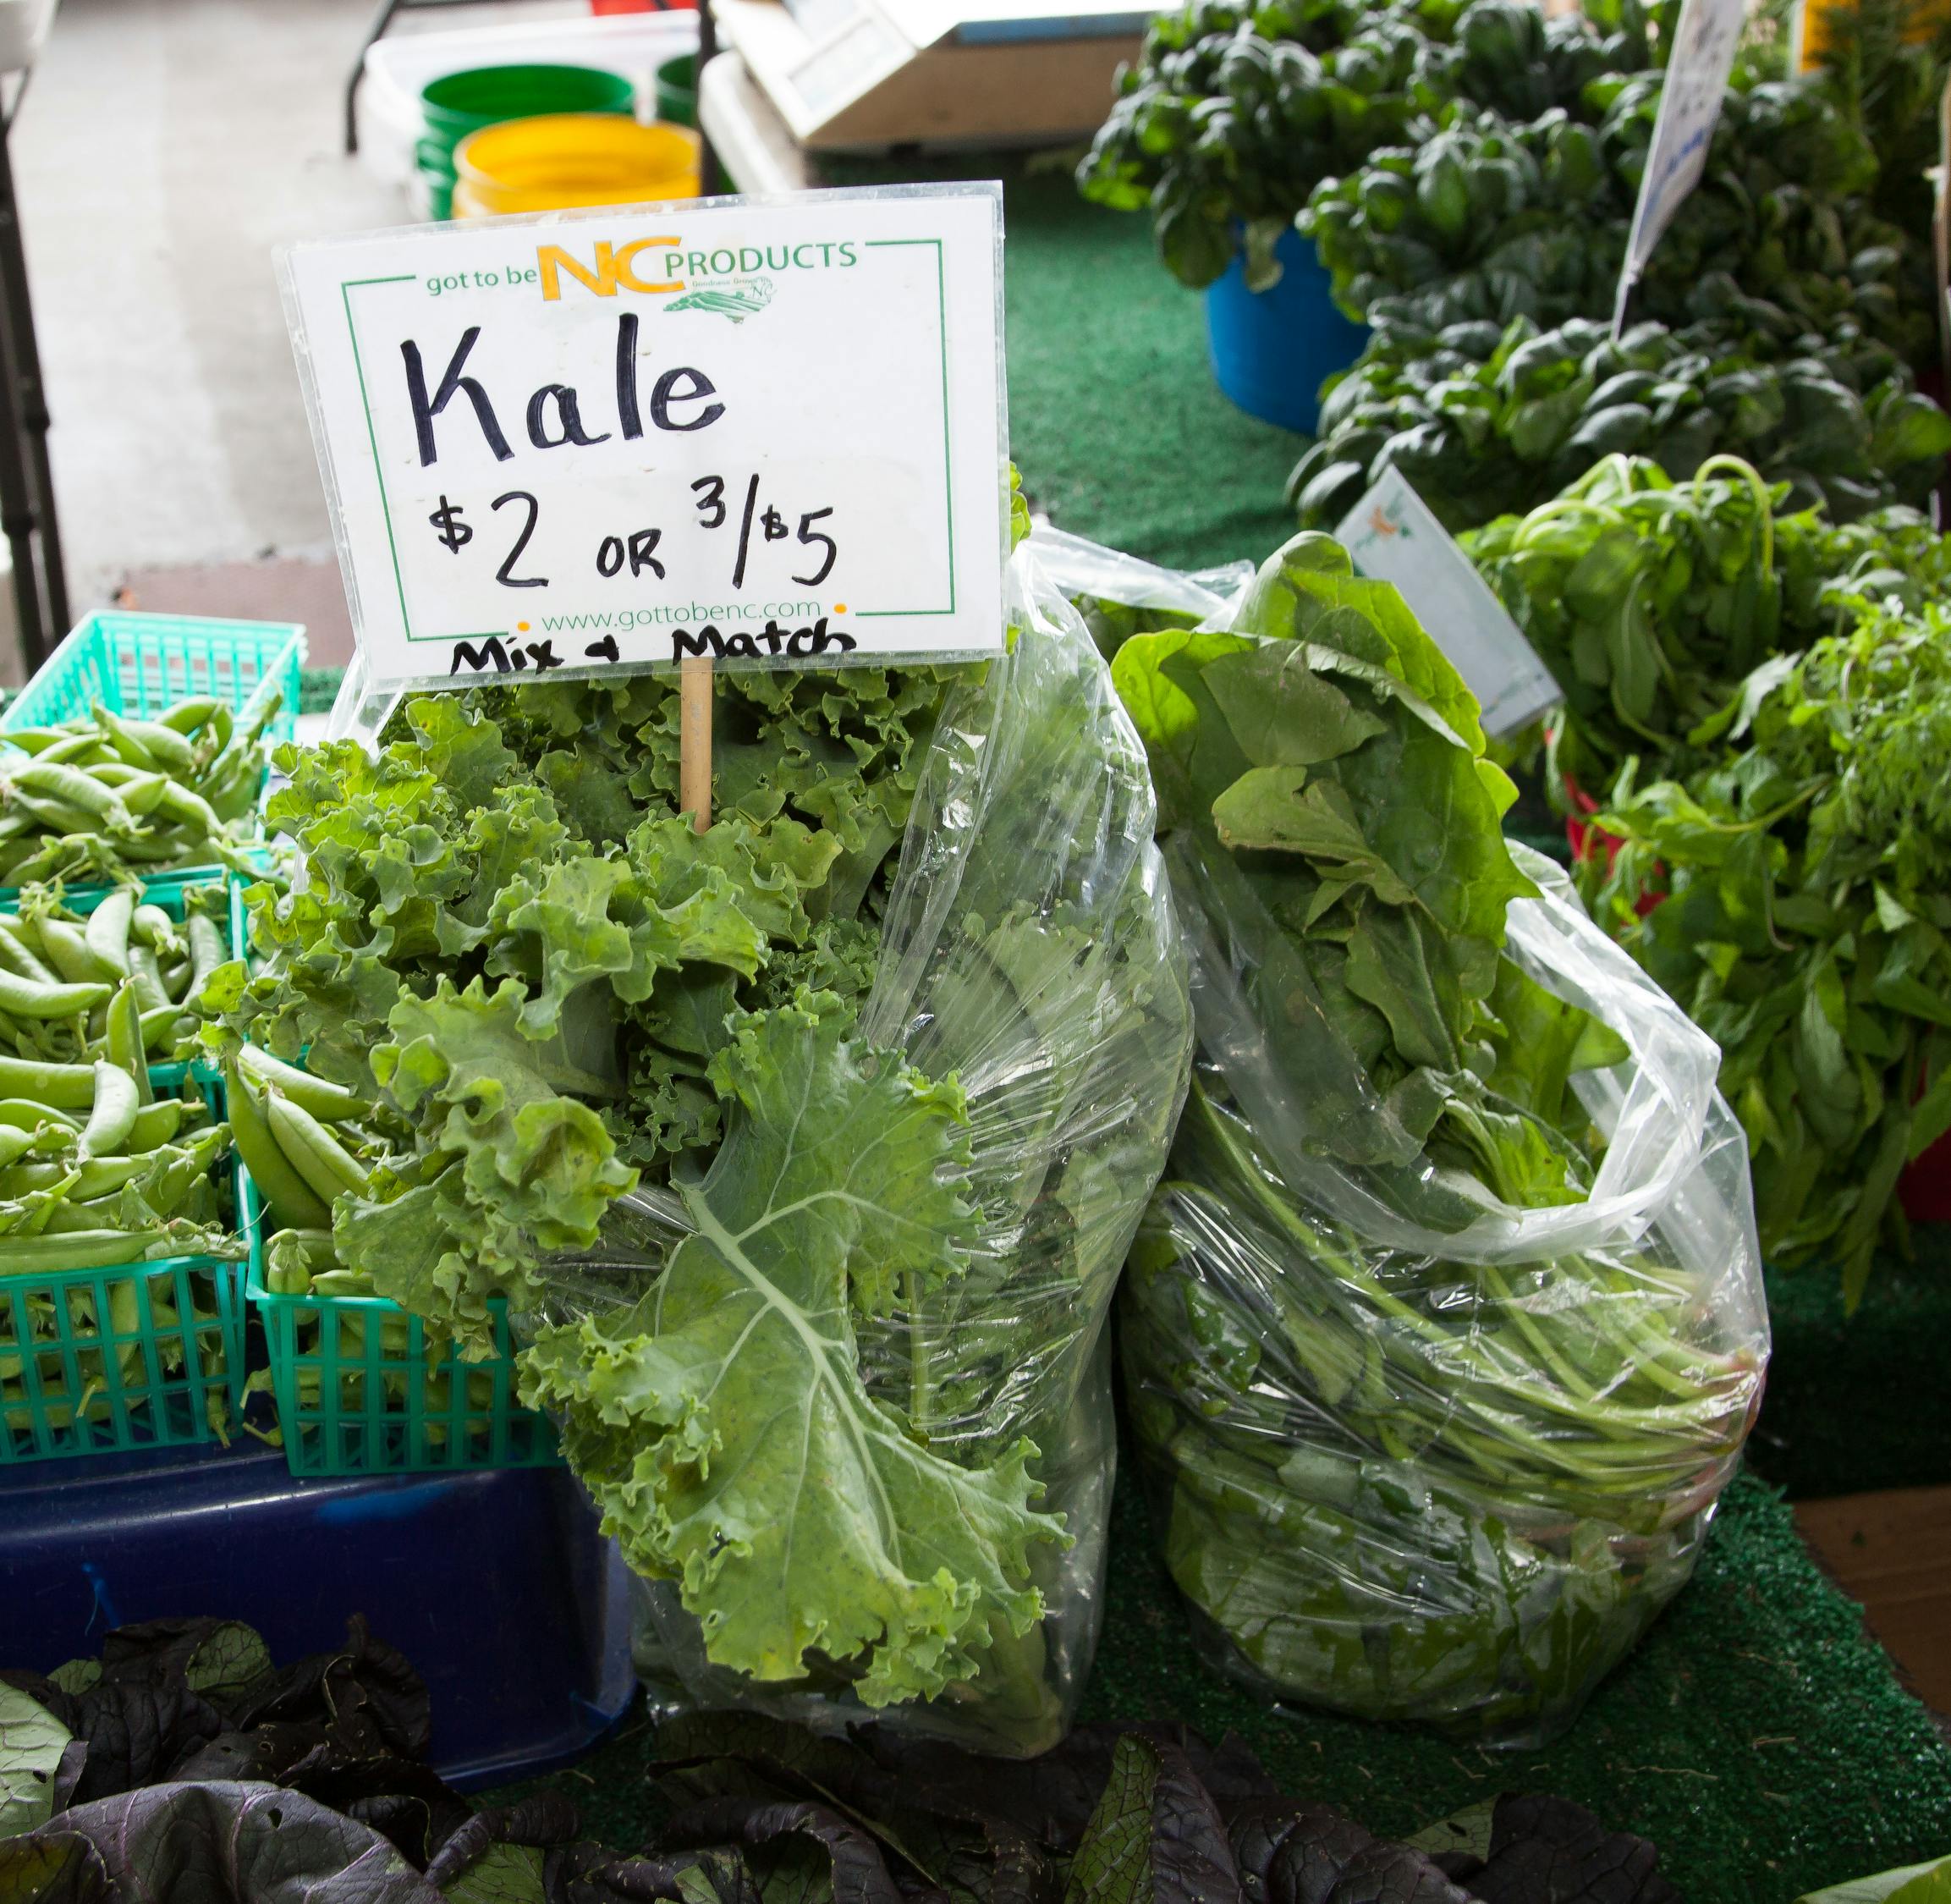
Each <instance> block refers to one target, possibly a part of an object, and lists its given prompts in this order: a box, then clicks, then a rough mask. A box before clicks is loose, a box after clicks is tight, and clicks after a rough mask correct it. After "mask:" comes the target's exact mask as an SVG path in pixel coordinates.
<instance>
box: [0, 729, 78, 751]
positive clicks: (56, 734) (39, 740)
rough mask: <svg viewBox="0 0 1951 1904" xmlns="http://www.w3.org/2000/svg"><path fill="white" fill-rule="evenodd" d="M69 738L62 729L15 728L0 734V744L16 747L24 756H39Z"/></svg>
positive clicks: (66, 730)
mask: <svg viewBox="0 0 1951 1904" xmlns="http://www.w3.org/2000/svg"><path fill="white" fill-rule="evenodd" d="M71 738H72V736H71V735H69V731H68V729H66V728H64V727H17V728H14V729H12V730H11V731H10V732H8V733H6V734H0V744H4V745H5V746H9V747H18V748H19V750H20V751H21V752H22V753H24V754H41V753H45V752H46V751H47V750H48V748H50V747H52V746H58V745H59V743H60V742H62V741H63V740H69V739H71Z"/></svg>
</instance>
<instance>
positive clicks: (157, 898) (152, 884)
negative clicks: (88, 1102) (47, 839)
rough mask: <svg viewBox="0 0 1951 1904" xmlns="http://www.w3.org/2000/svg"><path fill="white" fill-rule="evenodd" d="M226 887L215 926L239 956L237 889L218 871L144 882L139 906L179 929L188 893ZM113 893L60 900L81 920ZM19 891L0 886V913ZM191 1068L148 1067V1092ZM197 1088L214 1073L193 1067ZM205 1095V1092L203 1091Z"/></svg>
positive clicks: (86, 889)
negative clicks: (155, 910) (153, 909)
mask: <svg viewBox="0 0 1951 1904" xmlns="http://www.w3.org/2000/svg"><path fill="white" fill-rule="evenodd" d="M217 885H223V886H227V887H228V921H226V919H224V918H223V917H217V918H216V919H215V922H216V923H217V925H219V926H220V927H223V928H224V937H225V939H226V942H227V944H228V950H229V953H230V956H231V957H232V958H234V959H235V958H238V957H239V956H241V949H242V946H243V944H244V940H243V937H242V920H243V908H242V906H241V905H240V904H239V900H238V886H237V881H236V878H235V876H234V875H233V874H231V873H228V872H226V871H225V870H224V869H223V867H214V868H212V869H210V870H207V871H205V870H201V869H197V868H191V869H190V870H188V871H185V872H166V873H162V874H159V875H158V876H157V878H154V879H150V880H146V881H145V882H144V883H143V887H142V899H141V903H142V904H144V905H160V906H161V907H162V910H163V911H165V912H167V913H168V915H169V916H170V917H171V918H172V919H173V920H175V922H177V924H178V925H181V924H182V923H183V921H184V916H185V914H186V913H187V912H188V911H189V897H188V895H189V893H190V889H191V888H192V887H194V886H217ZM114 890H115V888H114V887H113V886H67V887H63V889H62V893H61V898H62V901H63V904H64V905H67V906H68V907H69V909H70V910H71V911H75V912H79V913H80V914H81V915H82V916H84V917H85V916H87V915H88V914H89V913H91V912H92V911H94V910H95V909H96V906H98V905H101V903H102V900H105V899H107V897H108V895H109V894H111V893H112V892H113V891H114ZM19 900H20V889H19V887H18V886H0V912H6V913H16V912H18V911H19V910H20V905H19ZM191 1069H192V1066H191V1065H189V1064H186V1063H184V1062H182V1061H180V1060H174V1059H172V1060H169V1061H167V1062H165V1063H162V1064H160V1065H151V1066H150V1067H149V1082H150V1087H151V1089H152V1090H156V1091H159V1092H173V1091H174V1090H175V1089H176V1087H178V1086H179V1084H181V1083H182V1081H183V1080H184V1077H186V1076H189V1074H190V1070H191ZM194 1069H195V1072H196V1076H197V1079H198V1081H199V1083H200V1084H201V1085H203V1086H205V1087H208V1086H209V1085H210V1084H211V1083H212V1081H214V1080H215V1078H216V1076H217V1073H216V1072H215V1070H212V1068H211V1067H210V1066H209V1065H205V1064H202V1063H201V1062H199V1063H197V1064H196V1065H195V1067H194ZM206 1094H207V1090H206ZM211 1108H212V1110H213V1111H215V1112H216V1113H217V1115H219V1116H222V1114H223V1106H222V1105H221V1104H220V1103H217V1102H216V1100H215V1098H214V1097H212V1105H211Z"/></svg>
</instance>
